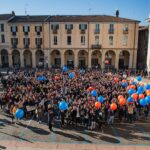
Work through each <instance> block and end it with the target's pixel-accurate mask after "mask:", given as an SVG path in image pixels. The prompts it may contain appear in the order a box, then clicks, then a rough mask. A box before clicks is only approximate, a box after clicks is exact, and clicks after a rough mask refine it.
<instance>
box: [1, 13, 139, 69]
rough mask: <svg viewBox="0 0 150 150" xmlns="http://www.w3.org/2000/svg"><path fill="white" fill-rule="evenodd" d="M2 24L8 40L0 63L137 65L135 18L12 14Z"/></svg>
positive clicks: (28, 64)
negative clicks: (11, 16) (12, 15)
mask: <svg viewBox="0 0 150 150" xmlns="http://www.w3.org/2000/svg"><path fill="white" fill-rule="evenodd" d="M1 16H2V15H1ZM0 21H1V18H0ZM5 26H6V29H7V34H6V37H7V39H8V42H7V46H5V47H2V46H1V45H0V55H1V56H0V66H1V67H21V68H24V67H31V68H36V67H49V68H51V67H63V66H64V65H66V66H68V67H74V68H78V67H88V68H93V67H100V68H102V69H104V68H116V69H128V68H136V58H137V45H138V28H139V21H136V20H131V19H124V18H120V17H119V16H105V15H103V16H101V15H97V16H15V15H14V17H13V18H11V19H8V20H7V23H5Z"/></svg>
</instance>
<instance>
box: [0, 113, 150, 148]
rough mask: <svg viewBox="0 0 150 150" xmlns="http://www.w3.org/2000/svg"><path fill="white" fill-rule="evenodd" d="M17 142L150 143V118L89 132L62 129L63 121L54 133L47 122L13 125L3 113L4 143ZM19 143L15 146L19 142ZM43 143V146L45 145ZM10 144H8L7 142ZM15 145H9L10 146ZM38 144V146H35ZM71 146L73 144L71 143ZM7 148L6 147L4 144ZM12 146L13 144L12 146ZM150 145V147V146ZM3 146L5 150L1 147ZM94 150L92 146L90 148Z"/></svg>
mask: <svg viewBox="0 0 150 150" xmlns="http://www.w3.org/2000/svg"><path fill="white" fill-rule="evenodd" d="M7 142H9V143H11V142H12V143H13V142H16V143H17V145H18V144H21V143H24V144H23V145H24V146H27V145H34V144H35V143H42V144H50V143H51V144H53V145H55V146H56V145H57V149H58V143H59V144H60V145H61V144H62V145H66V144H67V147H69V146H68V145H70V144H72V147H73V146H74V145H75V147H76V146H77V145H85V146H86V147H89V144H90V145H93V146H94V145H95V144H96V145H97V146H98V145H99V146H100V145H107V146H113V145H117V146H134V145H136V146H139V147H140V146H146V147H147V146H150V121H147V122H136V123H133V124H128V123H121V124H119V123H118V124H115V125H114V126H105V127H103V130H102V131H89V130H86V129H85V128H83V127H75V126H70V127H67V128H65V129H60V128H59V124H58V123H57V125H56V126H55V127H54V132H49V130H48V127H47V125H46V124H43V123H42V124H39V123H37V122H36V121H34V120H20V121H18V122H17V123H16V124H11V121H10V118H9V117H8V116H7V115H6V114H2V113H1V114H0V146H1V143H3V144H4V145H5V143H7ZM16 143H15V145H16ZM42 144H40V145H42ZM6 145H7V144H6ZM9 145H11V144H8V145H7V146H9ZM33 147H34V146H33ZM70 147H71V146H70ZM3 148H4V147H3ZM11 148H12V147H11ZM149 148H150V147H149ZM0 149H2V148H1V147H0ZM89 150H90V149H89Z"/></svg>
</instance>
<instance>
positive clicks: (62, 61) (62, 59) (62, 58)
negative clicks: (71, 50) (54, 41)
mask: <svg viewBox="0 0 150 150" xmlns="http://www.w3.org/2000/svg"><path fill="white" fill-rule="evenodd" d="M64 65H65V61H64V50H61V67H63V66H64Z"/></svg>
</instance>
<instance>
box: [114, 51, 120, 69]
mask: <svg viewBox="0 0 150 150" xmlns="http://www.w3.org/2000/svg"><path fill="white" fill-rule="evenodd" d="M119 54H120V50H116V60H115V69H117V70H118V67H119Z"/></svg>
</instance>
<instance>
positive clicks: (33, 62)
mask: <svg viewBox="0 0 150 150" xmlns="http://www.w3.org/2000/svg"><path fill="white" fill-rule="evenodd" d="M31 52H32V68H36V58H35V52H36V50H35V49H34V50H32V51H31Z"/></svg>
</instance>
